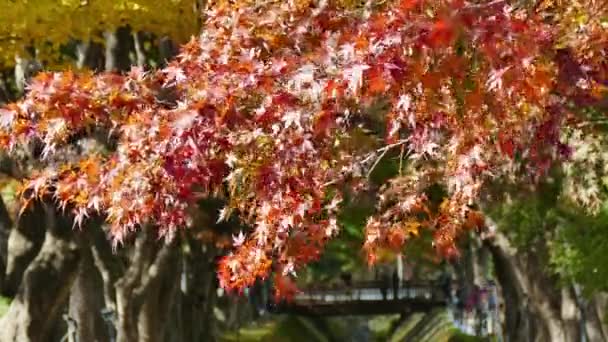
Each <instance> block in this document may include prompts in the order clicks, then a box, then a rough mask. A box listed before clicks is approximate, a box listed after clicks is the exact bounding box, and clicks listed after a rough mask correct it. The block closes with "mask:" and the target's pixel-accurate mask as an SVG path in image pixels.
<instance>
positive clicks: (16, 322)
mask: <svg viewBox="0 0 608 342" xmlns="http://www.w3.org/2000/svg"><path fill="white" fill-rule="evenodd" d="M45 209H47V210H46V213H47V219H48V220H47V223H48V229H47V230H46V234H45V235H46V236H45V240H44V244H43V245H42V248H41V249H40V252H39V253H38V255H37V256H36V257H35V259H34V260H33V261H32V262H31V264H30V265H29V266H28V267H27V269H26V271H25V273H24V275H23V281H22V282H21V285H20V286H19V290H18V292H17V296H16V297H15V298H14V300H13V301H12V303H11V306H10V308H9V311H8V312H7V313H6V315H5V316H4V317H3V318H2V320H0V341H2V342H9V341H19V342H21V341H47V340H49V336H50V335H51V334H52V332H53V330H54V328H55V326H56V324H57V322H58V321H59V319H60V313H61V309H62V307H63V306H64V305H65V303H66V301H67V299H68V297H69V292H70V288H71V286H72V283H73V280H74V278H75V277H76V272H77V269H78V267H77V266H78V262H79V252H78V248H77V244H76V243H75V242H74V240H73V239H72V234H73V232H72V229H71V223H70V222H69V221H68V220H66V219H63V218H61V217H60V216H59V215H58V214H57V212H56V211H55V210H51V209H49V208H45Z"/></svg>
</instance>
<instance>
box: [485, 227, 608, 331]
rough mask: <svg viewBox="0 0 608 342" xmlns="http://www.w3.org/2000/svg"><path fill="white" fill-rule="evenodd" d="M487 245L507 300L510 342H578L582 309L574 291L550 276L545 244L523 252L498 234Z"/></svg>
mask: <svg viewBox="0 0 608 342" xmlns="http://www.w3.org/2000/svg"><path fill="white" fill-rule="evenodd" d="M486 244H487V246H488V247H489V250H490V251H491V253H492V257H493V258H494V263H495V266H496V271H497V272H496V273H497V276H498V280H499V282H500V286H501V289H502V292H503V296H504V298H505V303H506V305H505V306H506V307H505V315H506V322H505V323H506V328H505V333H506V334H507V340H508V341H564V342H569V341H573V342H574V341H578V340H579V339H580V337H581V336H582V335H581V333H582V332H581V329H580V327H581V325H580V308H579V307H578V305H577V303H576V300H575V298H574V292H573V288H572V287H571V286H564V287H559V286H558V279H557V278H556V277H555V276H552V275H550V274H548V272H547V270H546V265H545V264H544V263H543V261H544V260H547V256H546V246H545V245H544V241H540V242H538V243H534V245H533V246H530V247H528V248H526V250H525V251H522V250H518V249H516V248H515V247H514V246H512V244H511V243H510V242H509V240H508V238H507V237H506V236H505V235H504V234H502V233H497V234H496V235H495V237H494V238H493V239H492V240H486ZM600 329H601V328H600Z"/></svg>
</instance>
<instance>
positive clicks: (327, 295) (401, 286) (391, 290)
mask: <svg viewBox="0 0 608 342" xmlns="http://www.w3.org/2000/svg"><path fill="white" fill-rule="evenodd" d="M294 299H295V301H296V302H300V303H303V302H308V303H311V304H312V303H332V302H334V303H335V302H347V301H377V300H403V299H411V300H416V299H418V300H435V301H442V300H445V295H444V293H443V291H442V290H441V288H440V287H439V286H437V285H436V284H433V283H429V282H426V283H422V282H416V283H414V282H401V283H398V284H393V283H386V282H382V281H365V282H357V283H353V284H351V285H346V284H343V285H341V286H340V287H328V286H315V287H307V288H303V289H300V293H298V294H297V295H296V296H295V298H294Z"/></svg>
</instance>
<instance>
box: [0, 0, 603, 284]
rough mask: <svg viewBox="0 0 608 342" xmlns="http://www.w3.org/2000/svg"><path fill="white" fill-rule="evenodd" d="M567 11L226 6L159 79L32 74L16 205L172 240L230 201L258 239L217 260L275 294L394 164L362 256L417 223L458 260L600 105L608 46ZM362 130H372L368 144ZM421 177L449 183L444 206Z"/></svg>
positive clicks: (18, 131)
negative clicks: (37, 163) (488, 204)
mask: <svg viewBox="0 0 608 342" xmlns="http://www.w3.org/2000/svg"><path fill="white" fill-rule="evenodd" d="M589 2H590V5H589V6H590V7H589V8H587V10H589V11H591V10H593V9H594V8H595V9H596V10H597V11H600V13H603V12H602V11H604V12H605V11H606V9H605V8H604V7H601V6H599V5H598V6H596V7H593V6H591V5H592V4H595V2H594V1H589ZM568 8H569V7H568ZM566 12H567V11H565V10H564V9H563V8H559V7H558V8H557V9H556V8H553V7H551V6H549V5H546V6H544V5H543V6H538V8H529V7H527V8H518V7H516V6H512V5H511V4H510V1H506V0H495V1H489V2H470V1H464V0H452V1H449V0H395V1H386V2H384V3H382V4H380V5H373V3H370V4H369V6H366V7H365V8H364V9H357V10H344V9H341V8H340V9H339V8H338V7H336V6H335V5H334V4H333V3H332V2H331V1H330V2H327V1H319V2H317V1H298V2H295V1H268V2H264V3H263V4H262V3H260V4H256V3H255V2H253V3H247V4H244V5H240V6H234V7H228V6H220V5H218V6H215V7H213V8H211V9H210V10H209V11H208V12H207V13H206V19H205V24H204V28H203V30H202V33H201V35H200V36H199V37H196V38H193V39H192V41H191V42H190V43H188V44H186V45H185V46H183V47H182V49H181V53H180V54H179V56H178V57H177V58H176V59H175V60H174V61H172V62H171V63H170V64H169V65H168V66H167V67H165V68H163V69H160V70H155V71H148V72H146V71H144V70H142V69H140V68H133V69H132V71H131V72H130V73H128V74H125V75H117V74H103V73H102V74H96V75H94V74H91V73H73V72H62V73H41V74H40V75H38V76H37V77H36V78H35V79H33V80H32V81H31V83H30V85H29V90H28V92H27V95H26V96H25V98H24V99H22V100H21V101H19V102H18V103H14V104H10V105H8V106H6V107H5V108H3V109H0V145H1V146H2V147H3V148H5V149H7V150H10V151H18V150H19V149H20V148H22V147H24V146H28V145H29V144H32V143H33V142H38V143H41V145H42V146H43V148H42V152H41V155H42V157H43V160H44V163H43V166H44V167H43V168H41V169H40V170H39V171H38V172H37V173H35V174H32V175H31V178H30V180H28V182H27V183H26V184H25V186H24V189H23V192H22V194H23V198H24V200H25V201H26V202H27V201H32V200H39V199H45V200H49V199H52V200H54V201H56V202H57V204H58V205H59V206H60V207H62V208H64V209H66V210H68V209H69V210H71V211H73V212H74V215H75V223H76V224H77V225H79V224H81V223H82V222H83V220H85V219H86V218H87V217H89V216H92V215H101V216H103V217H105V218H106V220H107V222H108V223H109V226H110V235H111V237H112V239H113V240H114V241H115V242H116V243H120V242H122V241H123V239H124V238H125V236H126V235H127V234H130V233H133V232H135V231H136V230H137V229H138V228H139V227H141V226H142V225H152V226H154V227H157V228H158V231H159V234H160V235H161V236H164V237H167V238H172V237H173V236H174V234H175V232H176V231H177V230H179V229H182V228H185V227H188V225H189V224H191V222H190V220H191V218H190V215H189V214H188V211H189V209H190V208H191V207H192V206H193V205H194V204H195V203H196V201H197V200H199V199H200V198H204V197H209V196H220V197H224V198H225V199H226V201H227V205H226V207H225V208H224V209H223V210H222V211H221V213H220V219H225V218H227V217H229V216H230V215H232V214H234V215H238V217H240V218H241V219H242V220H243V221H244V222H246V223H248V224H249V225H250V226H251V227H252V229H251V232H248V233H247V234H241V235H239V236H235V238H234V243H233V245H234V249H233V250H232V252H231V253H230V254H228V255H227V256H226V257H225V258H223V259H222V261H221V262H220V265H219V271H218V274H219V279H220V282H221V285H222V286H223V287H224V288H226V289H237V290H240V289H242V288H244V287H247V286H250V285H251V284H253V282H254V281H255V279H256V278H258V277H266V276H267V275H268V274H269V272H271V270H274V271H275V272H276V273H277V274H278V275H279V277H280V279H281V284H284V283H286V281H287V280H286V279H287V278H285V276H288V275H295V273H296V270H297V269H298V268H300V267H302V266H303V265H305V264H306V263H309V262H310V261H312V260H315V259H317V258H318V257H319V255H320V252H321V251H322V249H323V246H324V245H325V243H326V242H327V241H328V239H330V238H332V237H334V236H336V234H338V232H339V227H338V223H337V218H336V215H337V213H338V211H339V205H340V201H341V193H342V191H344V190H345V189H348V190H349V191H353V190H354V191H358V190H361V189H363V188H365V187H366V186H367V184H368V181H367V179H368V176H369V174H370V173H371V172H372V171H373V169H374V168H375V167H376V166H377V164H378V162H379V160H381V159H382V158H385V157H387V156H393V157H395V158H399V160H400V170H399V174H398V175H397V176H395V177H393V178H392V179H390V181H389V182H387V183H386V184H385V186H384V187H383V188H382V189H381V191H380V194H379V201H378V208H377V213H376V215H374V216H373V217H371V218H370V219H369V222H368V224H367V227H366V228H365V229H366V239H365V242H364V244H363V249H364V250H365V252H366V253H367V255H368V259H369V261H370V262H373V261H374V260H375V253H376V251H377V249H378V248H380V247H388V248H393V249H399V248H401V247H402V245H403V244H404V243H405V241H406V240H407V238H408V234H409V233H412V230H414V231H416V232H417V230H418V229H432V230H433V232H434V233H433V234H434V244H435V246H436V249H437V251H438V252H439V253H440V254H441V255H443V256H451V255H455V254H456V253H457V250H456V246H455V239H456V238H457V237H458V235H459V234H460V232H462V231H463V230H466V229H478V228H479V227H480V226H481V223H480V222H481V221H482V219H481V218H480V214H479V213H478V212H476V211H474V210H473V209H472V208H473V205H474V204H475V202H476V201H477V200H478V199H479V196H480V194H481V191H482V190H483V189H484V185H485V184H486V183H487V182H488V181H490V180H492V179H494V178H496V177H502V176H505V175H513V174H517V175H519V176H522V177H520V178H522V179H528V180H530V181H534V180H535V179H538V178H539V177H542V176H543V175H544V174H545V173H546V172H547V170H548V168H549V167H550V166H551V165H552V163H554V162H556V161H563V160H564V159H565V158H567V156H568V151H569V150H568V146H567V145H566V144H564V143H563V142H562V141H561V140H560V129H562V128H563V127H564V126H566V125H568V124H571V123H572V120H577V113H576V112H574V111H572V110H570V109H569V107H568V105H570V104H573V103H575V104H580V103H584V104H585V105H591V106H599V105H601V99H602V96H605V89H606V80H607V78H606V75H607V70H608V68H607V67H606V62H605V60H606V59H602V58H601V57H602V56H605V53H606V51H607V44H606V42H607V40H608V39H607V37H608V35H607V34H606V30H605V29H603V30H602V26H601V23H600V22H599V21H593V20H592V19H589V25H588V26H587V31H585V32H578V33H577V35H576V36H574V37H571V39H570V40H568V39H564V38H563V37H564V32H566V31H567V30H568V27H569V26H568V23H569V22H570V21H569V20H570V19H569V17H568V16H567V15H565V14H564V13H566ZM547 13H558V14H564V15H563V16H561V17H559V16H558V17H555V16H554V17H547V16H546V15H545V14H547ZM558 24H559V25H558ZM581 37H584V39H583V38H581ZM378 107H382V108H383V109H381V110H380V109H378ZM379 113H380V114H379ZM370 120H372V121H373V120H376V121H379V122H380V123H381V125H382V126H383V128H381V129H375V130H373V129H371V133H370V132H369V131H370V129H369V127H366V124H365V123H366V122H368V121H370ZM366 132H367V133H366ZM362 134H363V135H365V134H368V135H371V136H372V138H370V140H372V143H361V142H360V139H359V138H358V137H360V136H361V135H362ZM99 137H102V138H101V139H100V138H99ZM91 139H97V140H101V141H103V144H105V145H104V146H105V148H102V149H91V148H89V147H90V146H91V144H89V143H90V141H91ZM432 184H441V185H443V186H445V188H446V189H447V190H448V197H447V198H446V199H445V200H444V201H443V203H442V204H441V205H440V206H439V207H438V208H436V209H433V208H430V205H429V199H428V198H427V195H426V190H427V189H428V187H429V186H431V185H432ZM283 287H285V289H283V290H284V291H286V292H289V293H291V292H293V291H291V290H290V285H289V286H287V285H286V286H283ZM283 290H281V291H283Z"/></svg>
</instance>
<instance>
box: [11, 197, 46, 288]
mask: <svg viewBox="0 0 608 342" xmlns="http://www.w3.org/2000/svg"><path fill="white" fill-rule="evenodd" d="M46 216H47V214H46V213H45V208H44V206H43V205H42V204H40V203H36V204H33V205H32V207H31V208H28V209H26V210H25V212H23V214H22V215H21V216H20V217H19V219H18V221H17V225H16V227H15V228H14V229H13V230H11V232H10V235H9V239H8V250H7V252H8V255H7V263H6V272H5V273H6V278H5V279H4V286H3V288H2V294H3V295H5V296H9V297H13V296H14V295H15V293H16V292H17V289H18V287H19V284H20V283H21V278H22V276H23V272H25V269H26V268H27V267H28V265H29V264H30V262H32V260H34V258H35V257H36V255H37V254H38V251H39V250H40V248H41V246H42V243H43V241H44V239H45V222H46Z"/></svg>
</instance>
